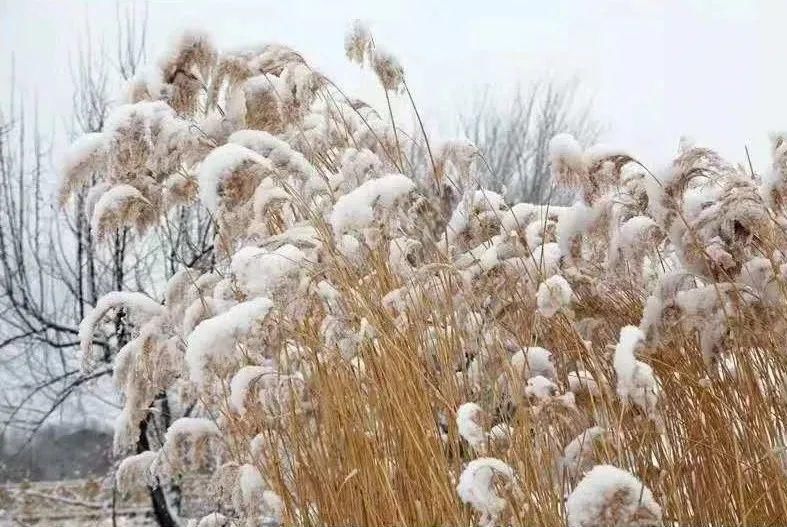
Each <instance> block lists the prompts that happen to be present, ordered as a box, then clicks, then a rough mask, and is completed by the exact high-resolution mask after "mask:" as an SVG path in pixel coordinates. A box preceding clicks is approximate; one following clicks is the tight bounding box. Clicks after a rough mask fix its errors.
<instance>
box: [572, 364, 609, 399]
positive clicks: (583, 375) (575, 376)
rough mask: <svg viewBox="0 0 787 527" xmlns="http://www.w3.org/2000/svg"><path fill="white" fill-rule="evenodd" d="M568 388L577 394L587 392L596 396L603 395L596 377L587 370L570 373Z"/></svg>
mask: <svg viewBox="0 0 787 527" xmlns="http://www.w3.org/2000/svg"><path fill="white" fill-rule="evenodd" d="M568 389H569V390H570V391H572V392H574V393H575V394H577V395H578V394H581V393H587V394H589V395H592V396H594V397H598V396H600V395H601V389H600V388H599V385H598V383H597V382H596V379H594V378H593V375H592V374H591V373H590V372H588V371H586V370H577V371H572V372H569V374H568Z"/></svg>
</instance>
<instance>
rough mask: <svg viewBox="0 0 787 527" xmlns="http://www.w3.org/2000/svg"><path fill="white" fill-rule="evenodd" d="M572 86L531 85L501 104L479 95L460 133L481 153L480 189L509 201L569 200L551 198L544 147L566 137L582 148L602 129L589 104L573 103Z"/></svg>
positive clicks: (487, 94)
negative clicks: (500, 192) (482, 175)
mask: <svg viewBox="0 0 787 527" xmlns="http://www.w3.org/2000/svg"><path fill="white" fill-rule="evenodd" d="M578 88H579V84H578V83H577V82H568V83H559V82H554V81H546V82H536V83H533V84H531V85H529V86H527V87H524V88H523V87H520V88H518V89H517V91H516V93H515V95H514V96H513V97H512V98H510V99H507V100H505V101H504V102H500V101H499V100H498V99H496V98H495V97H494V96H493V94H492V93H491V92H490V90H489V89H488V88H487V89H486V90H484V91H483V92H482V93H481V94H480V95H479V96H478V97H477V98H476V100H475V103H474V104H473V105H471V107H470V109H469V110H467V111H466V112H464V113H463V114H461V116H460V131H461V132H462V133H463V134H464V135H465V136H466V137H467V138H468V139H469V140H470V141H471V142H473V143H474V144H475V145H476V146H478V148H479V149H480V150H481V152H482V153H483V155H484V157H485V159H486V162H487V163H488V165H489V166H488V170H487V171H485V173H486V174H487V175H486V178H487V179H486V181H483V184H484V186H486V187H488V188H492V189H500V188H503V187H505V188H506V190H507V196H506V197H507V198H509V199H511V200H513V201H526V202H533V203H542V202H545V201H547V200H549V201H552V202H555V201H564V200H566V199H567V198H568V197H569V196H567V195H555V194H554V193H551V185H550V171H549V157H548V154H549V152H548V150H549V141H550V140H551V139H552V137H554V136H555V135H556V134H559V133H562V132H568V133H571V134H572V135H574V137H576V139H577V140H578V141H579V142H580V143H582V144H586V145H587V144H590V143H593V142H594V141H595V140H596V139H597V138H598V136H599V134H600V132H601V126H600V125H599V124H598V123H597V122H596V121H595V120H594V119H593V118H592V116H591V111H590V110H591V108H590V106H589V104H587V103H583V102H581V101H579V100H578Z"/></svg>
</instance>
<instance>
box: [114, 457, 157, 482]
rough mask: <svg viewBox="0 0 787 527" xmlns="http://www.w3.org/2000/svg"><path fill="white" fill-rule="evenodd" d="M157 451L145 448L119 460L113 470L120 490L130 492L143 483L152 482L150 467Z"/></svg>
mask: <svg viewBox="0 0 787 527" xmlns="http://www.w3.org/2000/svg"><path fill="white" fill-rule="evenodd" d="M156 455H157V452H156V451H154V450H146V451H145V452H141V453H139V454H136V455H133V456H129V457H127V458H125V459H124V460H123V461H121V462H120V464H119V465H118V468H117V471H116V472H115V481H116V482H117V486H118V490H119V491H120V492H131V491H133V490H135V489H138V488H144V486H145V485H151V484H153V478H152V476H151V474H150V467H151V465H152V464H153V461H154V460H155V459H156Z"/></svg>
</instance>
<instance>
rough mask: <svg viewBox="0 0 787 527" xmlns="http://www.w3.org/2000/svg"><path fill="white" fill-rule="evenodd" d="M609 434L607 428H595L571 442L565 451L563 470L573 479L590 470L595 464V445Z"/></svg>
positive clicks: (562, 461) (589, 429) (562, 463)
mask: <svg viewBox="0 0 787 527" xmlns="http://www.w3.org/2000/svg"><path fill="white" fill-rule="evenodd" d="M608 432H609V431H608V430H607V429H606V428H603V427H600V426H593V427H591V428H588V429H587V430H584V431H583V432H582V433H581V434H579V435H578V436H577V437H575V438H574V439H573V440H571V442H570V443H569V444H568V445H566V448H564V449H563V459H562V460H561V465H562V468H563V469H564V470H566V471H567V472H568V474H569V475H570V476H572V477H576V476H578V475H580V474H582V473H583V472H585V471H586V470H589V469H590V468H591V467H592V466H593V465H594V464H595V463H594V459H593V449H594V446H595V443H596V441H598V440H600V439H603V438H604V437H605V436H606V435H607V434H608Z"/></svg>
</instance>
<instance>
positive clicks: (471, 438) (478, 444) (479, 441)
mask: <svg viewBox="0 0 787 527" xmlns="http://www.w3.org/2000/svg"><path fill="white" fill-rule="evenodd" d="M483 416H484V410H483V409H482V408H481V407H480V406H478V405H477V404H476V403H464V404H463V405H461V406H460V407H459V409H458V410H457V411H456V426H457V428H458V429H459V435H460V436H462V438H463V439H464V440H465V441H467V442H468V444H469V445H470V446H471V447H473V448H483V447H484V446H485V445H486V432H485V431H484V428H483V427H482V426H481V422H482V421H483Z"/></svg>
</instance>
